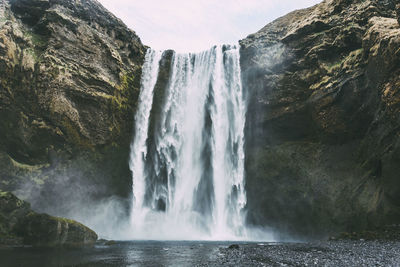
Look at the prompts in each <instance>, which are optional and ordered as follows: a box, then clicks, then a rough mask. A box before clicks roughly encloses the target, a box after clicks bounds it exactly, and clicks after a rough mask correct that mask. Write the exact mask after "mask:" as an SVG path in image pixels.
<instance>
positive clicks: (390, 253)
mask: <svg viewBox="0 0 400 267" xmlns="http://www.w3.org/2000/svg"><path fill="white" fill-rule="evenodd" d="M217 261H218V264H219V265H223V266H396V267H397V266H400V241H393V242H387V241H363V240H360V241H327V242H318V243H283V244H270V243H260V244H241V245H239V248H237V247H236V246H233V248H220V250H219V257H218V260H217Z"/></svg>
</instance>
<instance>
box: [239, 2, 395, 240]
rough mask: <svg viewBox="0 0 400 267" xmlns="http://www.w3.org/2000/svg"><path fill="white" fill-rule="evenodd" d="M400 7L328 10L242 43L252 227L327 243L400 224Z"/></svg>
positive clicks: (325, 6) (337, 5)
mask: <svg viewBox="0 0 400 267" xmlns="http://www.w3.org/2000/svg"><path fill="white" fill-rule="evenodd" d="M397 19H398V17H396V13H395V9H394V5H393V2H392V1H344V0H330V1H324V2H322V3H321V4H319V5H316V6H314V7H311V8H308V9H303V10H298V11H294V12H292V13H290V14H288V15H286V16H284V17H282V18H279V19H277V20H276V21H274V22H272V23H271V24H269V25H267V26H266V27H264V28H263V29H262V30H260V31H259V32H257V33H255V34H252V35H250V36H249V37H248V38H246V39H244V40H242V41H241V42H240V43H241V66H242V74H243V82H244V86H245V87H246V89H247V90H248V92H249V110H248V117H247V125H246V155H247V159H246V172H247V173H246V177H247V181H246V184H247V185H246V186H247V196H248V210H249V214H248V215H249V217H248V219H249V222H250V223H254V224H269V225H270V226H273V227H275V228H276V229H279V230H281V231H282V232H286V233H290V234H292V235H293V234H294V235H295V234H298V235H301V236H307V237H310V236H314V237H321V236H325V235H328V234H329V233H332V232H336V231H347V232H352V231H357V230H363V229H373V228H375V227H377V226H382V225H386V224H392V223H398V222H400V201H399V199H400V180H399V173H400V169H399V164H398V162H399V159H400V146H399V144H400V136H399V135H398V129H399V125H400V121H399V118H400V106H399V101H400V98H399V94H398V91H399V78H398V77H399V74H400V67H399V66H400V65H399V62H400V54H399V51H400V50H399V49H400V38H399V36H400V29H399V25H398V23H397Z"/></svg>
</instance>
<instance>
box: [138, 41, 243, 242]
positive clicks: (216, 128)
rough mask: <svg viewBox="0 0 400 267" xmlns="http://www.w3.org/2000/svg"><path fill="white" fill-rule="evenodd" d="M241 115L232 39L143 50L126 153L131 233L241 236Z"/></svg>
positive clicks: (212, 237)
mask: <svg viewBox="0 0 400 267" xmlns="http://www.w3.org/2000/svg"><path fill="white" fill-rule="evenodd" d="M162 62H164V63H165V62H167V63H166V64H164V65H168V68H166V67H165V66H163V67H162V68H161V67H160V66H161V65H162ZM162 70H163V71H169V72H168V73H167V74H164V76H165V77H164V80H165V81H164V80H163V81H162V82H158V81H160V80H162V78H161V77H160V75H161V74H160V73H161V71H162ZM160 84H161V85H160ZM158 86H162V87H161V89H162V90H161V91H162V94H160V95H161V96H158V97H162V101H158V102H157V103H156V101H155V100H154V98H155V97H156V94H158V93H155V88H156V87H157V88H158ZM157 90H158V89H157ZM153 102H154V103H153ZM160 103H161V106H157V107H156V105H160ZM245 115H246V104H245V99H244V95H243V89H242V84H241V73H240V59H239V48H238V46H227V45H224V46H215V47H213V48H211V49H210V50H208V51H205V52H202V53H196V54H177V53H172V55H171V53H169V56H168V53H167V52H165V53H164V54H163V55H162V54H161V52H156V51H154V50H151V49H149V50H148V51H147V54H146V59H145V64H144V66H143V73H142V83H141V93H140V96H139V107H138V111H137V113H136V116H135V136H134V138H133V142H132V145H131V155H130V168H131V171H132V175H133V204H132V213H131V224H132V231H133V236H134V238H136V239H175V240H178V239H179V240H187V239H209V240H233V239H245V238H246V228H245V227H244V217H245V214H244V207H245V204H246V192H245V188H244V183H245V179H244V158H245V155H244V125H245ZM150 128H151V129H152V130H150Z"/></svg>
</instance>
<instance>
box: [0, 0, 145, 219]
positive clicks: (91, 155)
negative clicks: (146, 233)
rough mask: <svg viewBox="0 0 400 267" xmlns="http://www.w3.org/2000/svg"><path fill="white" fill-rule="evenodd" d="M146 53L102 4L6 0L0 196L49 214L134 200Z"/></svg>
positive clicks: (0, 51)
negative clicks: (77, 199)
mask: <svg viewBox="0 0 400 267" xmlns="http://www.w3.org/2000/svg"><path fill="white" fill-rule="evenodd" d="M144 53H145V47H144V46H143V45H142V44H141V42H140V39H139V38H138V37H137V36H136V34H135V33H134V32H133V31H131V30H129V29H128V28H127V27H126V26H125V25H124V24H123V23H122V22H121V21H120V20H119V19H117V18H116V17H114V16H113V15H112V14H110V13H109V12H108V11H107V10H106V9H104V8H103V7H102V6H101V5H100V4H99V3H98V2H97V1H91V0H82V1H75V0H65V1H64V0H1V1H0V118H1V120H0V129H1V130H0V177H1V179H0V188H2V189H4V190H12V191H17V192H18V194H19V195H20V196H23V197H25V198H28V199H31V200H32V201H33V202H32V204H33V205H34V206H35V204H38V203H40V205H41V206H43V205H44V206H46V205H47V207H50V206H51V205H53V204H54V203H52V201H51V199H52V198H53V197H54V196H56V197H57V200H58V201H59V202H58V203H63V201H65V202H68V201H69V202H71V200H73V199H74V195H73V194H74V193H76V194H79V195H80V196H84V197H88V198H89V197H90V198H91V197H93V196H95V197H96V196H98V197H103V196H106V195H113V194H117V195H120V196H123V197H127V196H128V195H129V192H130V186H129V184H130V183H131V177H130V172H129V168H128V160H127V159H128V155H129V143H130V140H131V136H132V128H133V127H132V125H133V119H134V116H133V114H134V111H135V108H136V101H137V98H138V94H139V86H140V85H139V83H140V76H141V65H142V64H143V60H144ZM60 200H61V201H60ZM44 209H45V210H46V207H44ZM60 212H62V211H60Z"/></svg>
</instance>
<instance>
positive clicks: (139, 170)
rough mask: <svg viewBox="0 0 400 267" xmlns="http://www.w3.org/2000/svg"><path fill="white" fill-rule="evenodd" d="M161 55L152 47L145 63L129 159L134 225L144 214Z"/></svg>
mask: <svg viewBox="0 0 400 267" xmlns="http://www.w3.org/2000/svg"><path fill="white" fill-rule="evenodd" d="M161 56H162V54H161V53H160V52H158V51H154V50H151V49H150V50H149V51H148V52H147V54H146V58H145V63H144V65H143V74H142V79H141V90H140V96H139V108H138V110H137V112H136V116H135V122H136V123H135V138H134V141H133V142H132V144H131V155H130V161H129V167H130V169H131V171H132V177H133V180H132V191H133V197H134V200H133V202H134V203H133V205H132V212H131V214H132V216H131V217H132V222H133V225H135V224H137V223H140V220H133V218H141V217H142V216H143V214H142V207H143V200H144V195H145V190H146V181H145V179H146V176H145V172H144V164H145V158H146V155H147V146H146V140H147V132H148V128H149V117H150V111H151V106H152V103H153V88H154V86H155V84H156V82H157V77H158V70H159V62H160V60H161ZM136 226H140V225H136Z"/></svg>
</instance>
